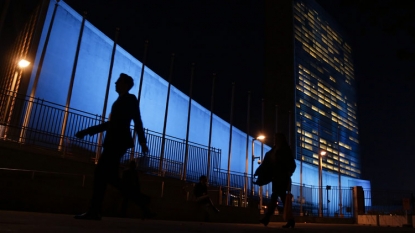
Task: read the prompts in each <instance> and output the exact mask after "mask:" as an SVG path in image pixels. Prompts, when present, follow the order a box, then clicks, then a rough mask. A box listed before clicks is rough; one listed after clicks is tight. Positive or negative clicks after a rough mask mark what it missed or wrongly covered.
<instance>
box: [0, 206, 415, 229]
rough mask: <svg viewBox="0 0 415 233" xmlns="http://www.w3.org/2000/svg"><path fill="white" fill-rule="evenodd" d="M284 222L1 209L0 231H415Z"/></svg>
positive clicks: (351, 225)
mask: <svg viewBox="0 0 415 233" xmlns="http://www.w3.org/2000/svg"><path fill="white" fill-rule="evenodd" d="M282 225H283V223H275V222H272V223H270V224H269V225H268V227H264V226H262V225H260V224H236V223H201V222H178V221H163V220H145V221H143V220H140V219H129V218H109V217H108V218H105V217H104V218H103V219H102V220H101V221H87V220H75V219H73V216H71V215H64V214H49V213H30V212H16V211H0V232H42V233H47V232H151V233H157V232H169V233H170V232H171V233H175V232H180V233H186V232H192V233H197V232H203V233H205V232H215V233H220V232H224V233H225V232H226V233H232V232H238V233H242V232H243V233H247V232H353V233H359V232H364V233H367V232H414V231H415V230H414V229H413V228H401V227H375V226H359V225H354V224H317V223H297V224H296V227H295V229H283V228H281V226H282Z"/></svg>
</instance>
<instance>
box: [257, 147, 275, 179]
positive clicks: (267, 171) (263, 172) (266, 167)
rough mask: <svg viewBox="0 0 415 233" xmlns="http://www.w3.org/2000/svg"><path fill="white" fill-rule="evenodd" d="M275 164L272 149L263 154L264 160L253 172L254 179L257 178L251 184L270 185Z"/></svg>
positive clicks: (273, 150)
mask: <svg viewBox="0 0 415 233" xmlns="http://www.w3.org/2000/svg"><path fill="white" fill-rule="evenodd" d="M275 163H276V158H275V149H274V148H273V149H271V150H270V151H268V152H267V153H265V156H264V160H263V161H262V163H261V164H260V165H259V166H258V168H257V169H256V170H255V173H254V178H255V177H257V178H256V180H255V181H254V182H253V183H254V184H256V185H258V186H263V185H267V184H269V183H271V181H272V179H273V178H274V168H275Z"/></svg>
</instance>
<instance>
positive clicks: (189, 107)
mask: <svg viewBox="0 0 415 233" xmlns="http://www.w3.org/2000/svg"><path fill="white" fill-rule="evenodd" d="M194 71H195V63H193V64H192V69H191V72H190V90H189V105H188V108H187V126H186V148H185V152H184V163H183V177H182V180H186V173H187V160H188V157H189V130H190V111H191V109H192V91H193V75H194Z"/></svg>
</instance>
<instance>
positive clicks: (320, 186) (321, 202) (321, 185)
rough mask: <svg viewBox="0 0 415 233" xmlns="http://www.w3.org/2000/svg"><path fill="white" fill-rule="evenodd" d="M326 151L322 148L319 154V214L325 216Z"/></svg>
mask: <svg viewBox="0 0 415 233" xmlns="http://www.w3.org/2000/svg"><path fill="white" fill-rule="evenodd" d="M326 153H327V152H326V151H325V150H322V151H320V153H319V154H318V216H319V217H323V189H322V188H323V166H322V165H323V161H322V160H323V159H322V158H323V156H325V155H326Z"/></svg>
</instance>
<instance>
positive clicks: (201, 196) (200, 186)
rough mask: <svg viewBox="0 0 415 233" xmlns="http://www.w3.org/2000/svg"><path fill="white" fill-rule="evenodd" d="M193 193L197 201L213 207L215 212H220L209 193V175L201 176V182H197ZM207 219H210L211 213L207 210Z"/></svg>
mask: <svg viewBox="0 0 415 233" xmlns="http://www.w3.org/2000/svg"><path fill="white" fill-rule="evenodd" d="M193 194H194V196H195V198H196V202H197V203H198V204H200V205H202V206H204V207H207V208H210V209H212V210H213V211H214V212H215V213H219V209H218V208H216V207H215V205H214V204H213V202H212V200H211V199H210V197H209V195H208V193H207V177H206V176H204V175H202V176H200V177H199V183H197V184H196V185H195V187H194V189H193ZM205 221H209V213H208V212H207V211H205Z"/></svg>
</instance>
